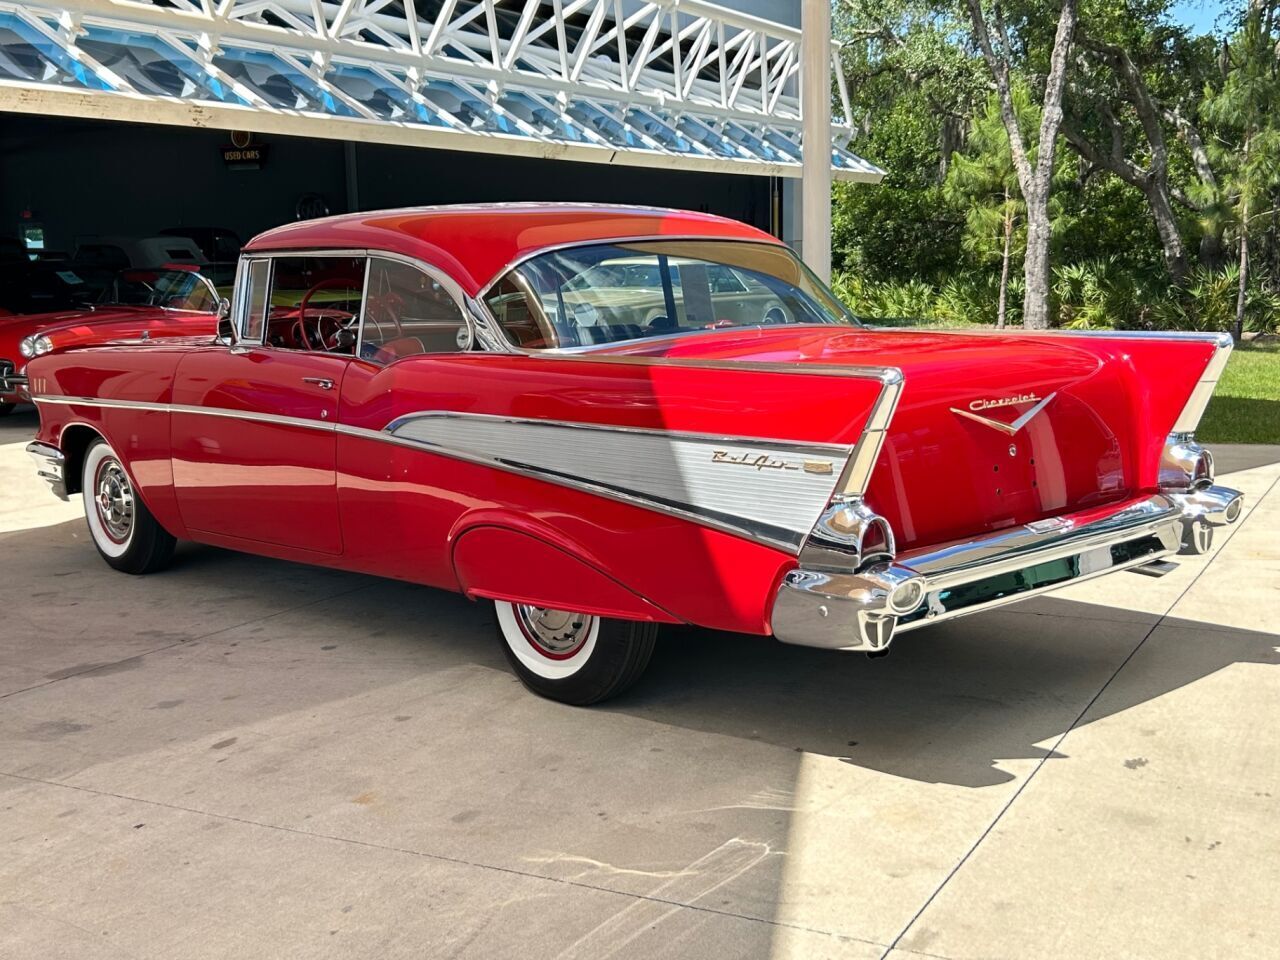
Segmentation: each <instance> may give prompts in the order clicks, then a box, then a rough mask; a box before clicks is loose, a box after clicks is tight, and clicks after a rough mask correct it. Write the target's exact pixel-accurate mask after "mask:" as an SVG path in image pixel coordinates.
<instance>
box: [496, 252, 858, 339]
mask: <svg viewBox="0 0 1280 960" xmlns="http://www.w3.org/2000/svg"><path fill="white" fill-rule="evenodd" d="M656 241H670V242H673V243H687V242H690V241H704V242H707V243H750V244H755V245H757V246H762V247H778V248H781V249H782V250H785V251H787V252H788V253H790V254H791V255H792V256H793V257H795V256H796V253H795V251H794V250H792V249H791V248H790V247H788V246H787V245H786V244H785V243H783V242H781V241H780V240H777V239H775V238H772V237H761V238H758V239H748V238H746V237H717V236H714V235H710V234H670V235H662V234H657V235H653V234H642V235H640V236H630V237H613V238H607V237H606V238H602V239H599V240H572V241H568V242H566V243H553V244H550V245H548V246H545V247H539V248H538V249H536V250H530V251H526V252H525V253H523V254H521V255H520V256H518V257H516V258H515V259H514V260H510V261H508V262H507V264H506V266H504V267H503V268H502V269H501V270H499V271H498V272H497V273H496V274H494V275H493V276H492V277H490V278H489V281H488V283H486V284H484V286H482V287H481V288H480V290H479V292H478V293H476V295H475V300H476V302H477V304H478V305H479V306H480V308H481V309H482V310H483V311H484V315H485V316H486V317H487V318H488V319H489V320H490V322H492V323H493V325H494V327H495V329H497V330H499V331H501V334H500V335H501V337H502V339H503V341H505V343H506V344H507V345H508V347H509V348H510V352H515V353H519V354H527V355H532V356H544V355H552V356H566V355H568V354H570V353H571V352H572V353H587V352H595V351H599V350H609V349H614V350H617V349H620V348H626V347H627V346H630V345H635V344H642V343H653V342H655V341H661V340H668V339H671V338H674V337H684V336H689V335H690V334H693V333H702V332H705V331H698V330H686V331H682V332H679V333H667V334H660V335H659V336H657V337H637V338H636V339H634V340H624V341H619V342H617V343H590V344H586V345H579V346H576V347H546V348H543V349H538V350H534V349H530V348H528V347H522V346H520V345H519V344H516V343H512V342H511V338H510V337H508V336H507V334H506V331H505V330H503V328H502V324H500V323H498V319H497V317H495V316H494V315H493V313H492V312H491V311H490V310H489V304H488V303H487V299H488V296H489V291H491V290H492V289H493V288H494V287H495V286H497V285H498V283H499V281H501V280H502V278H503V277H505V276H506V275H507V274H508V273H510V272H511V271H513V270H515V269H516V268H517V267H520V266H521V265H523V264H525V263H528V262H529V261H530V260H533V259H535V258H537V257H540V256H543V255H544V254H548V253H556V252H558V251H561V250H574V249H577V248H579V247H607V246H610V245H614V244H620V243H654V242H656ZM796 262H797V263H798V264H799V265H800V267H801V268H802V269H803V270H804V272H805V273H807V274H809V275H810V277H811V278H812V279H816V278H814V277H812V272H811V271H809V270H808V269H807V268H806V267H805V264H804V261H802V260H801V259H800V258H799V257H796ZM819 282H820V281H819ZM827 292H828V293H829V294H830V295H831V299H832V300H833V301H834V302H835V303H836V305H837V306H839V307H840V308H841V309H842V310H844V311H845V314H846V315H847V316H848V318H849V319H850V320H852V321H854V322H853V323H851V324H849V329H852V330H858V329H866V328H864V327H861V326H860V324H859V323H858V321H857V318H856V317H854V315H853V314H852V313H850V312H849V308H848V307H846V306H845V305H844V303H843V302H842V301H841V300H840V298H839V297H837V296H836V295H835V294H834V293H832V292H831V291H830V290H828V291H827ZM762 326H763V325H762V324H752V325H748V326H742V327H731V328H728V329H731V330H754V329H758V328H760V327H762ZM787 326H788V327H800V326H804V327H827V326H832V327H834V326H839V324H834V323H832V324H825V323H812V324H810V323H806V324H787Z"/></svg>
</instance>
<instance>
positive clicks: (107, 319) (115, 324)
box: [0, 266, 220, 417]
mask: <svg viewBox="0 0 1280 960" xmlns="http://www.w3.org/2000/svg"><path fill="white" fill-rule="evenodd" d="M219 303H220V301H219V298H218V293H217V290H216V289H214V286H213V284H212V283H211V282H210V281H209V280H208V279H207V278H205V277H204V276H202V275H201V274H200V273H198V272H196V271H195V270H193V269H191V268H189V267H182V266H165V267H155V268H150V269H140V270H132V269H131V270H122V271H120V272H119V273H117V274H116V276H115V277H114V278H113V279H112V280H111V281H110V282H109V283H108V284H107V286H106V289H105V290H103V291H102V293H101V295H100V296H99V297H98V300H97V302H96V303H94V304H86V305H84V306H82V307H76V308H73V309H69V310H56V311H50V312H43V313H25V314H16V315H0V417H3V416H8V415H9V414H10V413H12V412H13V409H14V407H16V406H17V405H18V404H19V403H22V402H24V401H25V400H26V399H27V396H26V376H25V369H24V368H25V367H26V364H27V361H28V360H31V359H32V358H33V357H37V356H40V355H41V354H45V353H49V352H50V351H53V350H61V349H65V348H69V347H75V346H83V345H85V344H90V343H104V342H115V341H130V340H151V339H159V338H164V337H187V336H199V337H204V338H205V339H208V338H210V337H212V336H213V335H214V334H215V333H216V332H217V325H218V309H219Z"/></svg>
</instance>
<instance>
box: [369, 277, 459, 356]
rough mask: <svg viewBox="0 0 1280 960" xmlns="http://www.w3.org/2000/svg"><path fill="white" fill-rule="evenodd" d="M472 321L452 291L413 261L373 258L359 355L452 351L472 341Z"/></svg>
mask: <svg viewBox="0 0 1280 960" xmlns="http://www.w3.org/2000/svg"><path fill="white" fill-rule="evenodd" d="M467 332H468V328H467V320H466V317H465V316H463V313H462V308H461V307H460V306H459V305H458V301H457V300H455V299H454V298H453V295H452V294H451V293H450V292H449V291H448V290H446V289H445V288H444V286H443V285H441V283H440V281H438V280H437V279H435V278H434V277H432V276H431V275H430V274H429V273H427V272H426V271H424V270H421V269H419V268H418V267H416V266H414V265H413V264H410V263H405V262H403V261H401V260H391V259H387V258H383V257H374V258H372V259H371V260H370V261H369V286H368V290H367V291H366V292H365V302H364V322H363V326H362V328H361V334H360V357H361V358H362V359H364V360H372V361H374V362H375V363H390V362H392V361H393V360H398V359H399V358H400V357H407V356H412V355H413V354H417V353H453V352H456V351H458V350H460V349H464V347H465V345H466V344H468V343H469V342H470V339H469V337H468V336H467Z"/></svg>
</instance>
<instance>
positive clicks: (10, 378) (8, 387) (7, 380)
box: [0, 360, 27, 400]
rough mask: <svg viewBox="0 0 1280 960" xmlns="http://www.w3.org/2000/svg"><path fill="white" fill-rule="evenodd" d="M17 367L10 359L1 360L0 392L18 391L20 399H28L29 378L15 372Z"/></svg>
mask: <svg viewBox="0 0 1280 960" xmlns="http://www.w3.org/2000/svg"><path fill="white" fill-rule="evenodd" d="M15 371H16V368H15V366H14V364H13V362H12V361H10V360H0V394H7V393H16V394H17V395H18V397H19V399H23V400H25V399H26V395H27V378H26V377H25V376H24V375H23V374H20V373H17V372H15Z"/></svg>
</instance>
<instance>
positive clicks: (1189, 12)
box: [1169, 0, 1244, 33]
mask: <svg viewBox="0 0 1280 960" xmlns="http://www.w3.org/2000/svg"><path fill="white" fill-rule="evenodd" d="M1243 5H1244V4H1243V2H1239V3H1229V2H1226V0H1175V2H1174V3H1173V4H1172V5H1171V6H1170V7H1169V15H1170V16H1171V17H1172V18H1173V19H1174V20H1176V21H1177V22H1178V23H1185V24H1186V25H1187V26H1189V27H1192V28H1193V29H1194V30H1196V31H1197V32H1198V33H1212V32H1213V27H1214V21H1215V20H1217V19H1218V16H1219V15H1220V14H1222V13H1223V12H1225V11H1227V10H1238V9H1240V8H1242V7H1243Z"/></svg>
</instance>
